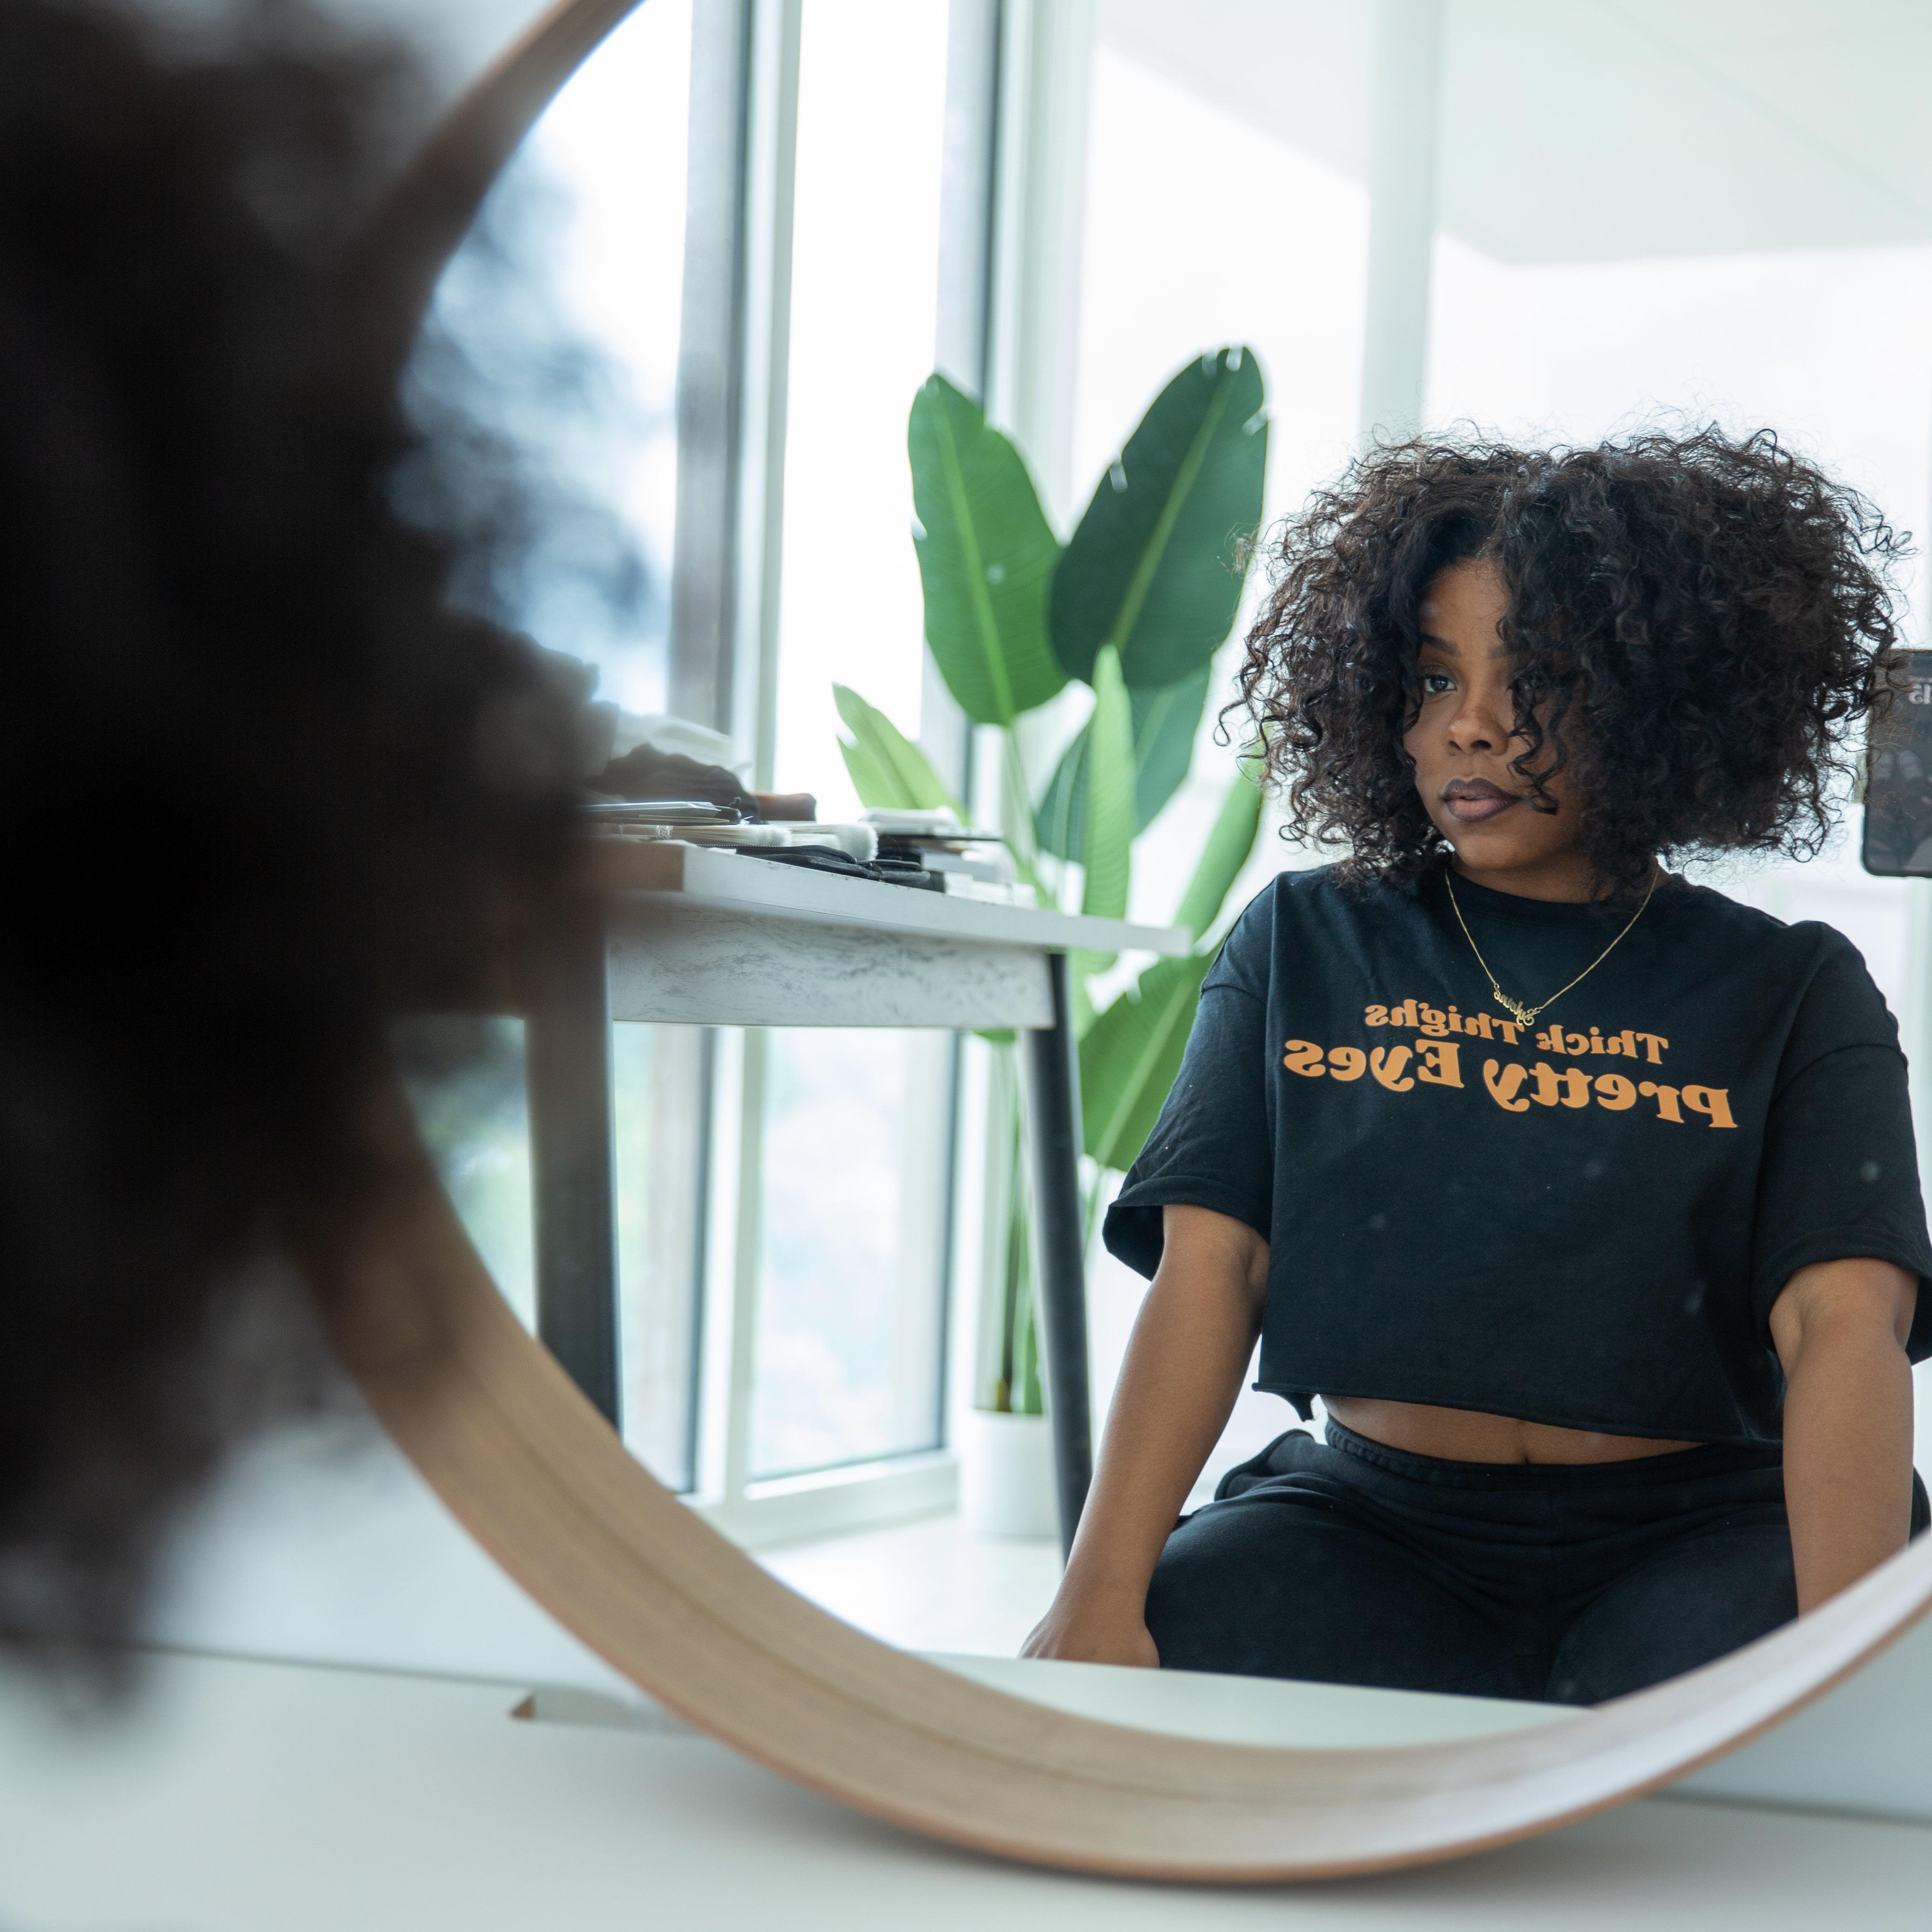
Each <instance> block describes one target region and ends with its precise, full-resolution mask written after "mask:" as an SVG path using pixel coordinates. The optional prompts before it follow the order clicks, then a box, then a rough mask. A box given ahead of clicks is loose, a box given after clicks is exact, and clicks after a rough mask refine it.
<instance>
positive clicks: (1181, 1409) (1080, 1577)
mask: <svg viewBox="0 0 1932 1932" xmlns="http://www.w3.org/2000/svg"><path fill="white" fill-rule="evenodd" d="M1161 1221H1162V1226H1163V1231H1164V1240H1165V1246H1164V1247H1163V1250H1162V1253H1161V1259H1160V1268H1159V1269H1158V1270H1157V1271H1156V1273H1155V1275H1154V1285H1153V1286H1151V1288H1150V1289H1148V1293H1147V1299H1146V1300H1145V1301H1143V1302H1142V1304H1141V1312H1140V1314H1139V1317H1138V1319H1136V1322H1135V1323H1134V1332H1133V1339H1132V1340H1130V1342H1129V1343H1128V1344H1127V1359H1126V1361H1124V1363H1123V1364H1122V1366H1121V1379H1120V1382H1119V1384H1118V1386H1117V1387H1116V1388H1115V1391H1114V1400H1113V1403H1112V1406H1111V1407H1110V1408H1109V1410H1108V1412H1107V1427H1106V1434H1105V1435H1104V1436H1103V1438H1102V1439H1101V1443H1100V1466H1099V1468H1098V1469H1097V1470H1096V1472H1095V1473H1094V1488H1093V1493H1092V1494H1091V1496H1089V1497H1088V1500H1087V1508H1086V1512H1085V1514H1084V1515H1083V1516H1082V1517H1081V1519H1080V1529H1079V1534H1078V1535H1076V1537H1075V1538H1074V1541H1073V1554H1072V1556H1070V1558H1069V1559H1067V1574H1066V1575H1065V1576H1064V1577H1062V1578H1061V1584H1060V1589H1059V1592H1058V1595H1056V1596H1055V1598H1054V1600H1053V1604H1052V1608H1051V1609H1049V1610H1048V1612H1047V1613H1046V1616H1045V1617H1043V1619H1041V1621H1040V1625H1039V1626H1038V1628H1036V1629H1035V1630H1034V1633H1033V1634H1032V1635H1031V1637H1028V1639H1027V1640H1026V1646H1025V1652H1024V1653H1023V1654H1024V1655H1026V1656H1028V1657H1065V1658H1079V1659H1080V1660H1082V1661H1083V1662H1086V1663H1089V1664H1146V1665H1148V1666H1154V1665H1157V1664H1159V1663H1160V1656H1159V1655H1158V1654H1157V1652H1156V1651H1155V1649H1154V1640H1153V1638H1152V1637H1150V1636H1149V1635H1148V1628H1147V1615H1146V1613H1147V1591H1148V1579H1149V1578H1150V1577H1152V1576H1153V1574H1154V1565H1155V1563H1156V1562H1157V1561H1158V1560H1159V1559H1160V1553H1161V1547H1162V1545H1163V1544H1165V1543H1166V1541H1167V1538H1168V1532H1169V1531H1170V1530H1172V1529H1173V1527H1174V1524H1175V1518H1176V1517H1178V1515H1179V1514H1180V1513H1181V1505H1182V1504H1183V1503H1184V1502H1186V1500H1187V1493H1188V1491H1189V1490H1190V1489H1192V1488H1193V1486H1194V1479H1195V1478H1196V1477H1197V1476H1198V1475H1200V1473H1201V1466H1202V1464H1203V1463H1205V1462H1206V1461H1207V1460H1208V1452H1209V1451H1211V1449H1212V1448H1214V1445H1215V1443H1216V1442H1217V1441H1219V1440H1220V1434H1221V1431H1222V1430H1223V1427H1225V1426H1226V1423H1227V1420H1228V1414H1229V1411H1230V1410H1231V1409H1232V1408H1233V1407H1234V1406H1235V1397H1236V1396H1237V1395H1238V1394H1240V1393H1241V1377H1242V1375H1243V1373H1244V1371H1245V1370H1247V1365H1248V1358H1249V1357H1250V1355H1251V1354H1253V1350H1254V1346H1255V1337H1256V1336H1257V1335H1258V1334H1259V1333H1260V1332H1261V1316H1262V1301H1263V1299H1264V1298H1265V1296H1266V1295H1267V1292H1268V1244H1267V1242H1265V1241H1263V1240H1262V1238H1261V1236H1260V1235H1258V1234H1256V1232H1255V1231H1254V1229H1252V1228H1250V1226H1248V1225H1247V1223H1245V1222H1243V1221H1237V1220H1234V1219H1232V1217H1230V1216H1228V1215H1226V1214H1216V1213H1215V1212H1214V1211H1213V1210H1212V1209H1211V1208H1163V1209H1162V1211H1161Z"/></svg>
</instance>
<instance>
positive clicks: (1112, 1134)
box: [1080, 953, 1214, 1171]
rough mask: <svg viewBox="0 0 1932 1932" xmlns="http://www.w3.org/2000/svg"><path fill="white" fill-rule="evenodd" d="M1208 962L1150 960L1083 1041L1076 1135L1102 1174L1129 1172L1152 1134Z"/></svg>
mask: <svg viewBox="0 0 1932 1932" xmlns="http://www.w3.org/2000/svg"><path fill="white" fill-rule="evenodd" d="M1213 963H1214V956H1213V955H1212V954H1211V953H1193V954H1190V955H1189V956H1187V958H1185V959H1157V960H1156V961H1155V962H1154V964H1153V965H1151V966H1150V967H1149V968H1148V969H1147V971H1145V973H1143V974H1142V975H1141V977H1140V981H1139V984H1138V986H1136V987H1135V988H1134V989H1133V991H1131V992H1127V993H1124V994H1122V995H1121V997H1120V998H1118V1000H1116V1001H1115V1002H1114V1004H1112V1006H1111V1007H1109V1008H1108V1009H1107V1010H1106V1012H1105V1013H1103V1014H1101V1016H1100V1018H1099V1019H1097V1020H1095V1021H1094V1024H1093V1025H1092V1026H1091V1028H1089V1029H1088V1032H1087V1035H1086V1037H1085V1039H1083V1040H1082V1041H1081V1043H1080V1112H1081V1127H1082V1139H1083V1141H1084V1142H1085V1147H1086V1151H1088V1153H1089V1154H1091V1155H1092V1156H1093V1157H1094V1159H1095V1160H1097V1161H1098V1162H1099V1163H1100V1165H1101V1166H1103V1167H1108V1168H1114V1169H1119V1170H1122V1171H1124V1170H1125V1169H1127V1168H1129V1167H1131V1166H1133V1162H1134V1158H1135V1157H1136V1155H1137V1154H1139V1152H1140V1151H1141V1148H1142V1143H1143V1142H1145V1140H1146V1139H1147V1137H1148V1135H1149V1134H1150V1133H1151V1132H1152V1131H1153V1129H1154V1121H1155V1120H1156V1119H1157V1118H1158V1117H1159V1115H1160V1110H1161V1106H1162V1103H1163V1102H1164V1101H1165V1100H1166V1098H1167V1096H1168V1090H1169V1088H1172V1086H1173V1085H1174V1082H1175V1076H1176V1075H1177V1074H1178V1073H1180V1071H1181V1055H1182V1053H1183V1052H1184V1051H1185V1050H1186V1049H1187V1035H1188V1031H1189V1030H1190V1028H1192V1027H1193V1024H1194V1009H1195V1007H1196V1004H1198V1003H1199V999H1200V997H1201V982H1202V980H1204V979H1205V978H1206V977H1207V975H1208V968H1209V966H1211V965H1212V964H1213Z"/></svg>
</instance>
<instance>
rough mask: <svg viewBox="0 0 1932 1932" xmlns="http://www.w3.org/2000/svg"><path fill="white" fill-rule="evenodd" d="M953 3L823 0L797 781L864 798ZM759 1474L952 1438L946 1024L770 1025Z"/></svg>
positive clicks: (928, 363)
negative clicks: (853, 700)
mask: <svg viewBox="0 0 1932 1932" xmlns="http://www.w3.org/2000/svg"><path fill="white" fill-rule="evenodd" d="M946 58H947V8H946V7H944V5H938V4H922V5H916V6H907V5H904V4H902V0H804V9H803V13H802V27H801V36H800V40H799V110H798V148H797V161H796V177H795V202H794V214H793V257H792V287H791V317H790V364H789V375H788V380H787V428H786V442H785V502H784V575H783V580H782V585H781V598H780V606H779V646H778V712H777V716H778V726H777V736H776V761H775V766H774V768H773V774H772V775H773V778H774V781H775V783H776V784H778V787H779V788H780V789H781V790H787V791H790V790H806V791H811V792H814V793H816V794H817V797H818V799H819V801H820V815H821V816H823V817H846V816H848V815H850V814H852V813H853V812H856V811H857V810H858V808H859V803H858V800H857V799H856V796H855V795H854V794H853V790H852V787H851V784H850V781H849V779H848V778H847V775H846V772H845V769H844V762H843V760H841V758H840V757H839V754H838V716H837V713H836V712H835V710H834V709H833V706H832V685H833V683H834V682H841V683H845V684H849V685H852V686H853V688H856V690H858V691H860V692H861V693H862V694H863V695H864V696H865V697H866V698H868V700H870V701H871V703H874V704H876V705H877V706H880V708H881V709H883V710H884V711H885V712H886V713H887V714H888V715H889V716H890V717H891V718H892V720H893V721H894V722H895V723H896V724H898V726H899V727H900V728H901V730H904V731H905V732H906V733H908V734H909V735H916V733H917V732H918V730H919V688H920V682H921V679H922V666H923V654H924V650H925V642H924V625H923V619H922V606H921V601H920V597H919V572H918V566H917V564H916V561H915V559H914V557H913V547H912V541H911V523H912V489H911V483H910V477H909V475H908V473H907V466H906V451H905V437H906V416H907V411H908V410H910V407H911V406H912V399H913V394H914V392H916V390H917V389H918V388H919V385H920V384H921V383H922V382H924V381H925V380H926V377H927V376H928V375H929V374H930V373H931V371H932V365H933V359H934V351H935V328H936V326H937V318H938V287H939V236H940V175H941V159H942V154H943V143H944V134H945V104H946ZM766 1051H767V1052H768V1055H769V1058H768V1061H767V1065H766V1112H765V1123H764V1142H763V1182H762V1202H761V1205H762V1210H763V1217H762V1223H761V1226H762V1246H761V1249H760V1256H759V1263H758V1292H759V1297H760V1300H759V1313H758V1322H757V1367H756V1379H755V1386H754V1397H753V1415H752V1424H751V1435H752V1448H751V1465H752V1472H753V1474H754V1475H755V1476H759V1477H766V1476H773V1475H781V1474H786V1473H791V1472H797V1471H799V1470H802V1469H814V1468H820V1467H823V1466H826V1465H829V1464H832V1463H844V1462H850V1461H854V1460H862V1459H866V1458H870V1457H877V1456H883V1455H888V1454H895V1453H898V1452H900V1451H907V1450H916V1449H923V1448H930V1447H932V1446H933V1445H935V1444H936V1443H937V1442H938V1440H939V1438H940V1433H941V1421H940V1384H941V1349H942V1336H943V1328H944V1322H943V1304H944V1266H943V1261H944V1240H945V1227H944V1222H945V1214H946V1195H947V1189H946V1181H947V1160H948V1135H947V1121H948V1119H949V1118H950V1095H951V1078H950V1067H951V1045H950V1040H948V1039H947V1037H944V1036H930V1035H927V1036H919V1035H912V1036H900V1035H895V1034H875V1033H869V1032H841V1031H825V1032H819V1031H798V1032H774V1033H772V1034H769V1035H768V1036H767V1037H766Z"/></svg>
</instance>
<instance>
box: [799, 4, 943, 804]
mask: <svg viewBox="0 0 1932 1932" xmlns="http://www.w3.org/2000/svg"><path fill="white" fill-rule="evenodd" d="M946 50H947V9H946V8H945V7H944V6H943V5H938V4H924V3H923V0H922V4H920V5H906V4H904V0H805V7H804V14H803V20H802V29H801V36H800V39H799V106H798V158H797V170H796V189H795V210H794V214H793V242H792V288H791V349H790V377H789V381H788V384H787V425H786V431H785V499H784V583H783V589H782V593H781V603H780V616H779V646H778V739H777V761H776V763H775V767H774V778H775V782H776V783H777V784H778V787H779V788H780V789H781V790H785V791H793V790H796V791H811V792H814V793H817V796H818V799H819V801H820V809H821V811H822V813H823V815H825V816H826V817H848V816H850V814H852V813H853V812H854V811H856V810H857V809H858V801H857V799H856V796H854V794H853V790H852V787H851V784H850V781H849V780H848V779H847V776H846V774H845V766H844V760H842V759H841V757H839V755H838V738H837V734H838V714H837V713H836V712H835V710H834V709H833V708H832V685H833V683H834V682H835V681H836V682H839V683H842V684H849V685H851V686H852V687H853V688H854V689H856V690H857V691H859V692H861V693H862V694H863V695H864V696H865V697H866V698H867V699H868V700H870V701H871V703H874V704H876V705H877V706H879V707H880V709H881V710H883V711H884V712H886V715H888V716H889V717H890V718H892V721H893V722H894V723H895V724H897V725H898V727H899V728H900V729H901V730H902V731H904V733H906V734H907V736H916V735H917V733H918V730H919V684H920V679H921V675H922V654H923V652H924V649H925V631H924V618H923V616H922V604H921V601H920V598H919V568H918V565H917V563H916V561H915V559H914V557H913V547H912V536H911V529H912V484H911V481H910V475H909V474H908V472H907V467H906V416H907V412H908V411H909V410H910V408H911V407H912V399H913V394H914V392H916V390H917V389H918V388H919V385H920V384H921V383H923V382H924V381H925V380H926V377H928V376H929V374H931V373H932V365H933V355H934V338H935V329H936V326H937V319H938V299H939V190H940V163H941V157H942V152H943V142H944V135H945V125H946V116H945V107H946Z"/></svg>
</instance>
